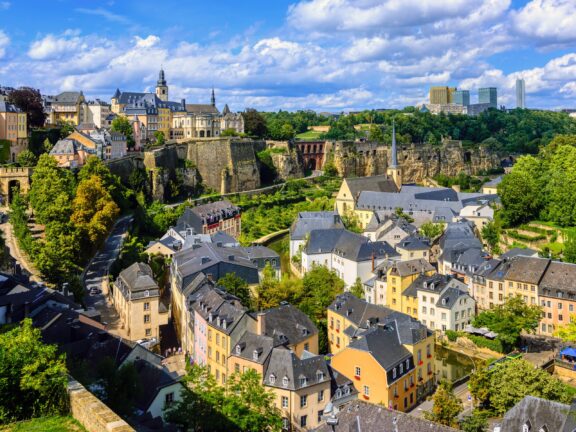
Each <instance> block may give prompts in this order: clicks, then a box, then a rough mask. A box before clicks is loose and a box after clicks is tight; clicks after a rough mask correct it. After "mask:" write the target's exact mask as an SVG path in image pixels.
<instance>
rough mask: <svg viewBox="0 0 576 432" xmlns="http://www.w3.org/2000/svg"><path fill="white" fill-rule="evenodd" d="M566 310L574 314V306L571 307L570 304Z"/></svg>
mask: <svg viewBox="0 0 576 432" xmlns="http://www.w3.org/2000/svg"><path fill="white" fill-rule="evenodd" d="M568 310H569V311H570V312H574V305H572V304H571V305H568Z"/></svg>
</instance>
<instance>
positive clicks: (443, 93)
mask: <svg viewBox="0 0 576 432" xmlns="http://www.w3.org/2000/svg"><path fill="white" fill-rule="evenodd" d="M455 91H456V88H453V87H430V103H431V104H433V105H437V104H439V105H446V104H450V103H452V95H453V94H454V92H455Z"/></svg>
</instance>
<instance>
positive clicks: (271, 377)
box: [268, 374, 276, 384]
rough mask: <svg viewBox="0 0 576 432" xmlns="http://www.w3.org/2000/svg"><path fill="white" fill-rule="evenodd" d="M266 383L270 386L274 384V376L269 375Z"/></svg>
mask: <svg viewBox="0 0 576 432" xmlns="http://www.w3.org/2000/svg"><path fill="white" fill-rule="evenodd" d="M268 381H269V382H270V384H274V383H276V375H274V374H270V376H269V377H268Z"/></svg>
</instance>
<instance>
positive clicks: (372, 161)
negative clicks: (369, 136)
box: [325, 141, 388, 177]
mask: <svg viewBox="0 0 576 432" xmlns="http://www.w3.org/2000/svg"><path fill="white" fill-rule="evenodd" d="M326 152H327V157H326V158H325V160H326V161H330V160H332V161H333V162H334V165H335V166H336V169H337V170H338V173H339V174H340V175H341V176H342V177H365V176H373V175H379V174H386V167H387V154H388V153H387V148H386V147H385V146H384V145H380V144H377V143H356V142H352V141H336V142H331V143H327V144H326Z"/></svg>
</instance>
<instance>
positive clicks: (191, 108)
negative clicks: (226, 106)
mask: <svg viewBox="0 0 576 432" xmlns="http://www.w3.org/2000/svg"><path fill="white" fill-rule="evenodd" d="M186 111H187V112H189V113H196V114H218V108H216V107H215V106H213V105H211V104H186Z"/></svg>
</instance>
